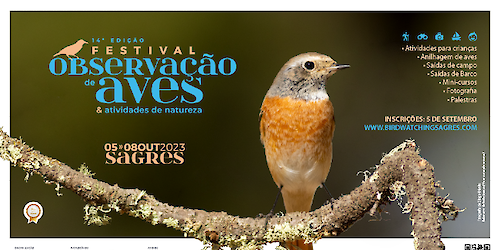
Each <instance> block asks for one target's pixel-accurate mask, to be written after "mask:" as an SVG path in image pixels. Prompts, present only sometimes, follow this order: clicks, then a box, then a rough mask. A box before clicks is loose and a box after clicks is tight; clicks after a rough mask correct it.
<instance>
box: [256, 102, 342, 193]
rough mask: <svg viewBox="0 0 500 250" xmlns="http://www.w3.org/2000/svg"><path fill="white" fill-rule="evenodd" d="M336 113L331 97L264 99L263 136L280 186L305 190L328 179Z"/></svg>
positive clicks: (270, 164) (268, 158)
mask: <svg viewBox="0 0 500 250" xmlns="http://www.w3.org/2000/svg"><path fill="white" fill-rule="evenodd" d="M333 115H334V114H333V106H332V103H331V102H330V100H329V99H327V98H326V99H321V100H316V101H306V100H301V99H293V98H290V97H284V98H281V97H266V98H265V99H264V102H263V103H262V107H261V121H260V132H261V140H262V143H263V144H264V147H265V151H266V158H267V162H268V167H269V170H270V172H271V174H272V176H273V179H274V181H275V182H276V184H277V185H278V186H283V188H285V189H291V188H292V189H297V190H296V191H297V192H301V190H302V189H304V190H306V189H307V190H312V189H313V190H316V188H317V187H318V186H319V185H320V184H321V183H322V182H324V180H325V179H326V177H327V175H328V171H329V170H330V165H331V162H332V138H333V132H334V129H335V122H334V116H333ZM308 186H310V187H308ZM290 191H292V190H290ZM293 192H295V190H294V191H293ZM307 192H310V191H307ZM312 194H314V192H313V193H312Z"/></svg>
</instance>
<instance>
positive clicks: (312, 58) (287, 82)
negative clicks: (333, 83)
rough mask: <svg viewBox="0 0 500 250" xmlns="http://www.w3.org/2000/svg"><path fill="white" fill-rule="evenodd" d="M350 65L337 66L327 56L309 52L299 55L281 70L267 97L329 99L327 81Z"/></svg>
mask: <svg viewBox="0 0 500 250" xmlns="http://www.w3.org/2000/svg"><path fill="white" fill-rule="evenodd" d="M348 67H349V65H340V64H337V62H336V61H334V60H333V59H332V58H330V57H329V56H327V55H322V54H319V53H316V52H309V53H304V54H300V55H297V56H295V57H293V58H291V59H290V60H288V62H287V63H285V65H284V66H283V67H282V68H281V70H280V71H279V73H278V75H276V78H275V79H274V82H273V84H272V85H271V88H270V89H269V91H268V92H267V96H268V97H271V96H280V97H287V96H288V97H292V98H297V99H305V100H317V99H324V98H328V94H327V93H326V86H325V85H326V81H327V80H328V78H329V77H330V76H332V75H333V74H335V72H337V71H338V70H341V69H345V68H348Z"/></svg>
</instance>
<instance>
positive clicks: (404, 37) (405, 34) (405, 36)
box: [403, 31, 410, 42]
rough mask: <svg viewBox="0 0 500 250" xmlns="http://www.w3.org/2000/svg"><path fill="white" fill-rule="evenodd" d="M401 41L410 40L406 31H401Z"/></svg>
mask: <svg viewBox="0 0 500 250" xmlns="http://www.w3.org/2000/svg"><path fill="white" fill-rule="evenodd" d="M403 41H405V42H408V41H410V35H409V34H408V32H406V31H405V33H403Z"/></svg>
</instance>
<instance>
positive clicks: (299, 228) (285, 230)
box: [264, 222, 316, 244]
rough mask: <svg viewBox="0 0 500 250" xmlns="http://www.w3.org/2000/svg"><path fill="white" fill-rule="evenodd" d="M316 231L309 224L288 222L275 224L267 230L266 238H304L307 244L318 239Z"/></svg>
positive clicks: (272, 240)
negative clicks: (293, 224)
mask: <svg viewBox="0 0 500 250" xmlns="http://www.w3.org/2000/svg"><path fill="white" fill-rule="evenodd" d="M315 235H316V233H315V232H314V230H312V229H311V228H310V227H309V226H306V225H304V224H303V223H301V224H298V225H295V226H292V225H291V224H290V223H288V222H284V223H281V224H277V225H274V226H273V227H272V228H271V229H269V230H267V232H266V234H265V235H264V239H266V240H267V241H268V242H276V241H279V242H284V241H292V240H296V239H303V240H304V241H305V243H306V244H308V243H313V242H315V241H316V239H315V238H314V236H315Z"/></svg>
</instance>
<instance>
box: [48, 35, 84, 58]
mask: <svg viewBox="0 0 500 250" xmlns="http://www.w3.org/2000/svg"><path fill="white" fill-rule="evenodd" d="M85 44H88V42H87V41H85V40H83V39H80V40H78V41H76V43H74V44H71V45H68V46H66V47H64V48H63V49H61V50H60V51H59V52H57V53H55V54H54V56H53V57H56V56H58V55H66V56H67V57H68V58H69V59H70V60H73V58H71V57H70V56H73V57H76V58H79V57H78V56H77V55H76V54H77V53H78V52H80V50H81V49H82V48H83V45H85Z"/></svg>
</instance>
